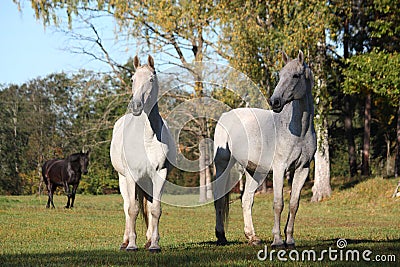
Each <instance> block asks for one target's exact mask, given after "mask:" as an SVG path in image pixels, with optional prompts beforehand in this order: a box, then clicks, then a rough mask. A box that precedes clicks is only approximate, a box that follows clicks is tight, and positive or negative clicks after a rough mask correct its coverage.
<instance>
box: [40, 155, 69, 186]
mask: <svg viewBox="0 0 400 267" xmlns="http://www.w3.org/2000/svg"><path fill="white" fill-rule="evenodd" d="M65 170H66V162H65V160H60V159H52V160H48V161H46V162H45V163H44V164H43V167H42V176H43V180H44V182H45V184H48V183H49V182H51V183H55V184H60V185H61V184H62V182H63V180H64V176H65V174H64V172H65Z"/></svg>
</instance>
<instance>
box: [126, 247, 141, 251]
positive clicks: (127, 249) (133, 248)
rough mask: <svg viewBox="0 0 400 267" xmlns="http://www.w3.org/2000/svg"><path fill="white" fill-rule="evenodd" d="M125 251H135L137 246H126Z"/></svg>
mask: <svg viewBox="0 0 400 267" xmlns="http://www.w3.org/2000/svg"><path fill="white" fill-rule="evenodd" d="M125 251H127V252H136V251H138V248H137V247H127V248H126V249H125Z"/></svg>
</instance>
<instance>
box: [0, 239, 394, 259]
mask: <svg viewBox="0 0 400 267" xmlns="http://www.w3.org/2000/svg"><path fill="white" fill-rule="evenodd" d="M336 241H337V239H330V240H321V241H304V242H303V241H300V242H299V243H302V244H303V245H302V246H300V247H297V248H296V250H298V251H299V252H301V251H303V250H310V249H313V250H315V251H317V252H318V251H322V250H326V249H328V248H329V247H332V249H337V246H336ZM346 241H347V247H346V248H345V249H349V250H350V249H351V250H359V251H361V252H362V251H364V250H366V249H368V250H371V251H372V252H373V254H372V256H371V257H373V256H374V255H395V256H396V261H397V263H398V262H399V261H400V255H399V251H400V240H399V239H396V240H387V241H375V240H362V239H361V240H353V239H349V240H346ZM261 249H264V245H262V246H249V245H247V244H244V243H243V242H238V241H232V242H230V243H228V245H227V246H216V245H215V243H214V242H199V243H186V244H182V245H179V246H176V247H165V248H163V250H162V251H161V252H160V253H157V254H152V253H150V252H148V251H146V250H145V249H143V248H142V249H139V251H137V252H126V251H119V250H117V249H115V250H87V251H67V252H59V253H43V254H41V253H37V254H34V253H32V254H30V253H27V254H24V253H21V254H18V255H14V254H3V255H0V262H1V265H2V266H129V265H135V266H249V265H250V266H266V265H270V264H271V262H270V261H269V259H267V261H259V260H258V259H257V252H258V251H260V250H261ZM270 249H271V248H270V246H268V250H269V251H271V250H270ZM287 253H289V251H287ZM288 263H289V265H290V263H291V264H293V265H296V266H310V265H313V266H327V265H329V266H354V264H355V262H351V261H350V262H349V261H329V258H328V257H326V258H324V260H323V261H322V262H321V261H320V262H310V261H303V262H281V261H279V260H278V259H277V258H276V257H275V258H274V259H273V265H274V266H287V264H288ZM381 263H382V262H381ZM381 263H380V266H382V264H381ZM368 264H370V263H368V262H363V261H360V262H357V265H361V266H364V265H365V266H366V265H368ZM384 265H385V266H396V262H386V263H385V264H384Z"/></svg>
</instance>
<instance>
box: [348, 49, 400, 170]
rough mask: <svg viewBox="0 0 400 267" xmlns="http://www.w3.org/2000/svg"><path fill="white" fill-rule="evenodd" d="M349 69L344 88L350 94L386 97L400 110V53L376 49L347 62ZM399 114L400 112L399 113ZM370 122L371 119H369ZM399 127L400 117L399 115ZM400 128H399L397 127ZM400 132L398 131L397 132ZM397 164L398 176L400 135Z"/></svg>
mask: <svg viewBox="0 0 400 267" xmlns="http://www.w3.org/2000/svg"><path fill="white" fill-rule="evenodd" d="M347 64H348V67H347V68H346V69H344V71H343V74H344V76H345V78H346V79H345V81H344V83H343V88H344V90H345V92H346V93H348V94H361V93H363V92H364V91H368V92H369V93H368V95H369V96H372V94H377V95H381V96H385V97H387V98H388V100H389V101H390V102H389V103H390V104H391V105H393V106H394V107H397V108H398V109H399V107H400V103H399V97H400V72H399V69H398V66H400V57H399V53H397V52H394V53H388V52H386V51H379V50H378V49H374V50H373V51H372V52H370V53H364V54H360V55H356V56H353V57H352V58H351V59H349V60H348V62H347ZM398 112H399V111H398ZM369 121H370V118H369ZM397 125H399V116H398V115H397ZM397 127H398V126H397ZM397 131H398V130H397ZM396 140H397V141H396V142H397V146H396V164H395V166H397V169H396V167H395V170H396V171H397V173H396V171H395V174H396V175H398V165H397V164H398V162H399V156H398V147H399V145H398V144H399V141H398V140H399V134H398V133H397V138H396Z"/></svg>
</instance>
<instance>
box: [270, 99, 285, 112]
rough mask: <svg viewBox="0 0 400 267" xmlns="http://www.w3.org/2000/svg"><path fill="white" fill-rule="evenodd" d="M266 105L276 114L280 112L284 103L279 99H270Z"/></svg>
mask: <svg viewBox="0 0 400 267" xmlns="http://www.w3.org/2000/svg"><path fill="white" fill-rule="evenodd" d="M268 103H269V105H270V106H271V108H272V110H273V111H274V112H276V113H279V112H281V111H282V109H283V107H284V106H285V101H284V100H283V99H282V98H280V97H276V98H273V97H271V98H270V99H268Z"/></svg>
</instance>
